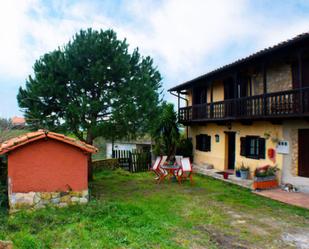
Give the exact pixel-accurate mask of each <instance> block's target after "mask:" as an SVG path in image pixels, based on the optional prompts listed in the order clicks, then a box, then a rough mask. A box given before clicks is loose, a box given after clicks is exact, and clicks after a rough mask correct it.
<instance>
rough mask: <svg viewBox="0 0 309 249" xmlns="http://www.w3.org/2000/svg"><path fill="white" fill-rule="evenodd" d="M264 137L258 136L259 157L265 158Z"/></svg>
mask: <svg viewBox="0 0 309 249" xmlns="http://www.w3.org/2000/svg"><path fill="white" fill-rule="evenodd" d="M265 150H266V146H265V138H259V158H261V159H265Z"/></svg>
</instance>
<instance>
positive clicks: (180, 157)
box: [175, 156, 183, 165]
mask: <svg viewBox="0 0 309 249" xmlns="http://www.w3.org/2000/svg"><path fill="white" fill-rule="evenodd" d="M182 159H183V156H175V160H176V164H177V165H181V160H182Z"/></svg>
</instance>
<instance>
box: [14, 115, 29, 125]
mask: <svg viewBox="0 0 309 249" xmlns="http://www.w3.org/2000/svg"><path fill="white" fill-rule="evenodd" d="M11 121H12V124H13V125H24V124H25V123H26V120H25V118H23V117H16V116H15V117H13V118H12V119H11Z"/></svg>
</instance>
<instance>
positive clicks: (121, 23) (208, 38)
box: [0, 0, 309, 115]
mask: <svg viewBox="0 0 309 249" xmlns="http://www.w3.org/2000/svg"><path fill="white" fill-rule="evenodd" d="M308 12H309V3H308V2H306V1H284V2H282V1H277V0H274V1H269V0H261V1H258V2H255V1H254V2H253V1H249V0H234V1H230V0H216V1H213V0H190V1H187V0H164V1H163V0H162V1H155V0H145V1H140V0H131V1H124V0H118V1H113V0H107V1H69V0H64V1H50V2H47V1H40V0H23V1H18V0H11V1H3V2H1V6H0V28H1V31H2V34H3V35H2V38H1V39H0V54H1V56H0V89H1V88H2V89H4V88H5V91H4V90H3V91H1V90H0V99H2V100H3V99H4V92H6V96H5V97H6V99H8V95H10V94H11V98H12V99H13V100H11V101H10V102H11V103H13V101H14V103H15V104H10V107H9V108H7V109H5V110H3V107H0V115H1V114H2V115H3V113H4V114H5V115H10V114H9V113H14V114H15V113H17V112H18V111H17V105H16V100H15V96H16V94H17V88H18V87H19V86H20V85H23V83H24V82H25V79H26V78H27V75H28V74H30V73H31V72H32V65H33V64H34V61H35V60H36V59H38V58H39V57H40V56H41V55H43V54H44V53H46V52H48V51H51V50H53V49H55V48H57V47H58V46H62V45H64V44H65V43H66V42H68V41H69V40H70V39H71V38H72V36H73V35H74V33H76V32H77V31H79V30H80V29H85V28H88V27H93V28H95V29H100V28H102V29H107V28H113V29H114V30H115V31H116V32H117V33H118V36H119V37H120V38H121V39H122V38H125V37H126V38H127V40H128V42H129V44H130V45H131V48H134V47H137V46H138V47H139V48H140V51H141V53H142V54H145V55H150V56H152V57H153V58H154V59H155V63H156V64H157V65H158V67H159V69H160V71H161V73H162V74H163V77H164V88H165V89H168V88H169V87H171V86H172V85H175V84H178V83H181V82H183V81H185V80H188V79H191V78H193V77H196V76H198V75H200V74H202V73H206V72H207V71H209V70H212V69H215V68H216V67H218V66H222V65H223V64H226V63H230V62H232V61H233V60H235V59H238V58H239V57H243V56H246V55H248V54H249V53H253V52H255V51H257V50H258V49H263V48H264V47H266V46H269V45H273V44H275V43H277V42H280V41H282V40H285V39H287V38H291V37H293V36H294V35H297V34H299V33H301V32H305V31H308V27H309V15H308ZM12 89H14V90H12ZM7 94H8V95H7ZM1 108H2V109H1Z"/></svg>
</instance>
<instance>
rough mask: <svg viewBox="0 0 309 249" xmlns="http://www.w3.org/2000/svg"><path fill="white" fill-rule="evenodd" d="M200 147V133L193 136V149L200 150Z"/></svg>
mask: <svg viewBox="0 0 309 249" xmlns="http://www.w3.org/2000/svg"><path fill="white" fill-rule="evenodd" d="M200 148H201V135H197V136H196V137H195V149H197V150H200Z"/></svg>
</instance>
